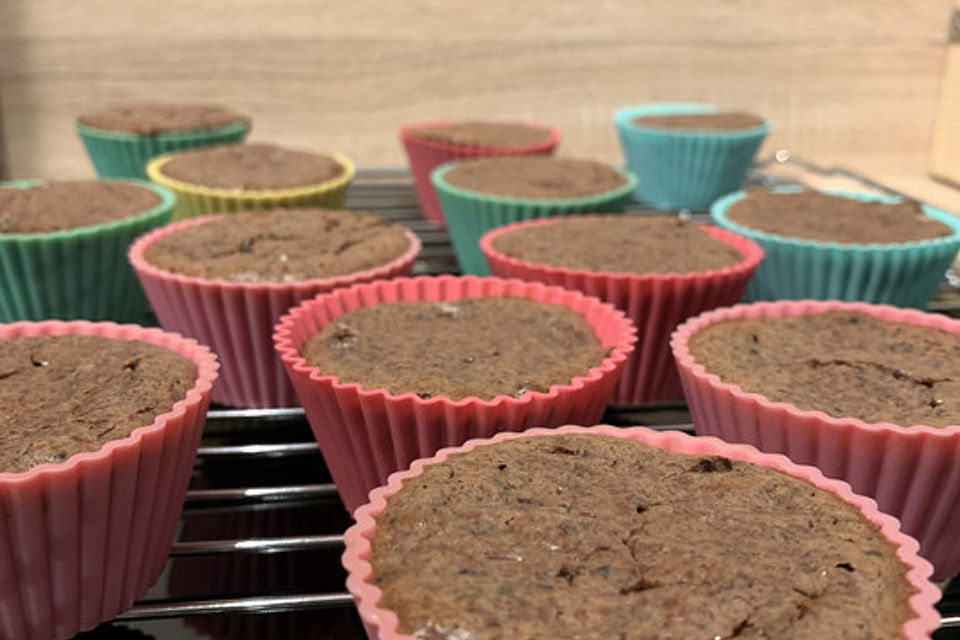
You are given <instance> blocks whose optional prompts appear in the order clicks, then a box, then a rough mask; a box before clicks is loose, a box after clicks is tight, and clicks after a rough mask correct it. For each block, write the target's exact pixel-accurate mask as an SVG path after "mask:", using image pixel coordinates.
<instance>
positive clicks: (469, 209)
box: [431, 162, 637, 276]
mask: <svg viewBox="0 0 960 640" xmlns="http://www.w3.org/2000/svg"><path fill="white" fill-rule="evenodd" d="M455 164H456V163H455V162H448V163H447V164H444V165H441V166H439V167H437V168H436V169H435V170H434V171H433V174H432V175H431V180H432V181H433V186H434V187H435V188H436V190H437V195H439V196H440V204H441V205H442V207H443V214H444V217H445V218H446V221H447V230H448V231H449V232H450V240H451V241H452V243H453V250H454V252H455V253H456V254H457V262H459V263H460V269H461V271H462V272H463V273H464V274H466V275H476V276H488V275H490V267H489V266H488V265H487V259H486V258H485V257H484V256H483V252H482V251H481V250H480V238H481V237H483V235H484V234H485V233H486V232H487V231H490V230H491V229H496V228H497V227H502V226H504V225H508V224H513V223H514V222H520V221H522V220H532V219H534V218H548V217H552V216H565V215H569V214H571V213H622V212H623V210H624V209H625V208H626V206H627V202H629V201H630V198H631V195H632V193H633V191H634V190H635V189H636V188H637V179H636V178H635V177H634V176H633V175H632V174H631V173H629V172H623V175H624V177H625V178H626V180H627V182H626V184H624V185H623V186H621V187H617V188H616V189H611V190H610V191H605V192H603V193H600V194H597V195H593V196H586V197H582V198H565V199H562V200H527V199H523V198H505V197H500V196H493V195H489V194H485V193H480V192H477V191H470V190H467V189H460V188H458V187H455V186H453V185H451V184H449V183H448V182H447V181H446V180H444V176H445V175H446V173H447V172H448V171H449V170H450V169H452V168H453V166H454V165H455Z"/></svg>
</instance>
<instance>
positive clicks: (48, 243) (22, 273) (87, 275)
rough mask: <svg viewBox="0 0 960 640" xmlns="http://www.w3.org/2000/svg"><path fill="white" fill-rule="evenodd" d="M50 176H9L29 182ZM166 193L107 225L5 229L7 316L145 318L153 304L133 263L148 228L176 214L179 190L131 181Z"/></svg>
mask: <svg viewBox="0 0 960 640" xmlns="http://www.w3.org/2000/svg"><path fill="white" fill-rule="evenodd" d="M40 182H42V181H39V180H29V181H18V182H7V183H2V185H3V186H5V187H14V188H23V189H25V188H29V187H31V186H35V185H37V184H39V183H40ZM128 182H133V183H135V184H137V185H138V186H140V187H143V188H145V189H150V190H151V191H153V192H154V193H156V194H157V195H158V196H160V198H161V202H160V204H159V205H157V206H156V207H154V208H153V209H150V210H149V211H146V212H144V213H141V214H138V215H135V216H130V217H127V218H122V219H120V220H115V221H112V222H107V223H104V224H98V225H93V226H89V227H81V228H78V229H69V230H65V231H52V232H49V233H0V322H3V323H7V322H16V321H18V320H50V319H56V320H75V319H84V320H113V321H115V322H137V323H142V322H143V321H144V320H145V319H146V318H148V317H149V316H148V314H149V311H150V305H149V303H148V302H147V299H146V296H145V295H144V294H143V290H142V289H141V288H140V283H139V281H138V280H137V276H136V275H135V274H134V272H133V269H131V268H130V265H129V264H128V262H127V249H128V248H129V246H130V245H131V244H132V243H133V241H134V240H135V239H136V238H137V237H138V236H140V235H142V234H144V233H146V232H147V231H149V230H151V229H155V228H156V227H160V226H163V225H164V224H166V223H168V222H169V221H170V216H171V214H172V212H173V206H174V204H175V203H176V197H175V196H174V195H173V193H171V192H170V191H168V190H167V189H164V188H163V187H158V186H157V185H154V184H151V183H149V182H144V181H140V180H129V181H128Z"/></svg>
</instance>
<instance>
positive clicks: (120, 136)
mask: <svg viewBox="0 0 960 640" xmlns="http://www.w3.org/2000/svg"><path fill="white" fill-rule="evenodd" d="M74 125H75V126H76V129H77V132H78V133H80V134H81V135H89V136H96V137H99V138H108V139H112V140H117V141H123V142H133V141H137V140H142V139H144V138H151V139H154V140H162V141H171V142H177V141H182V140H189V139H192V138H198V137H207V136H210V135H229V134H231V133H242V132H244V131H249V130H250V129H251V128H252V126H253V125H252V122H251V120H250V119H244V120H238V121H236V122H230V123H228V124H225V125H221V126H219V127H207V128H205V129H187V130H185V131H162V132H160V133H133V132H130V131H115V130H112V129H100V128H97V127H91V126H90V125H88V124H83V123H82V122H79V121H77V122H75V123H74Z"/></svg>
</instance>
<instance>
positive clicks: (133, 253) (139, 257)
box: [127, 215, 423, 293]
mask: <svg viewBox="0 0 960 640" xmlns="http://www.w3.org/2000/svg"><path fill="white" fill-rule="evenodd" d="M220 217H222V216H220V215H212V216H200V217H197V218H188V219H186V220H181V221H180V222H174V223H173V224H169V225H166V226H164V227H160V228H159V229H155V230H153V231H150V232H148V233H145V234H144V235H142V236H140V237H139V238H137V240H136V241H135V242H134V243H133V244H132V245H130V249H129V251H128V252H127V257H128V259H129V261H130V264H131V265H132V266H133V267H134V269H135V270H136V271H142V272H144V273H146V274H148V275H150V276H152V277H154V278H161V279H165V280H173V281H175V282H177V283H178V284H180V285H187V286H191V287H198V288H201V289H210V288H216V289H226V290H230V291H244V290H246V291H255V290H256V291H263V290H273V291H280V290H283V291H290V290H293V291H303V292H307V293H309V292H310V291H312V290H314V289H316V288H317V287H325V288H329V289H335V288H339V287H342V286H345V285H347V284H349V283H352V282H355V281H356V279H357V278H363V279H366V280H375V279H379V278H383V277H385V276H386V275H387V274H389V273H391V272H393V271H395V270H396V269H397V268H398V267H399V266H400V265H402V264H405V263H407V262H413V261H414V260H415V259H416V257H417V255H418V254H419V253H420V250H421V249H422V247H423V245H422V243H421V242H420V238H419V237H417V235H416V234H415V233H413V232H412V231H410V230H409V229H407V228H404V229H403V232H404V235H405V236H406V238H407V243H408V246H407V249H406V250H405V251H404V252H403V253H401V254H400V255H399V256H397V257H396V258H393V259H392V260H390V261H389V262H385V263H383V264H380V265H376V266H374V267H370V268H369V269H364V270H362V271H353V272H351V273H344V274H340V275H337V276H330V277H328V278H311V279H308V280H295V281H293V282H272V281H264V282H234V281H232V280H225V279H222V278H203V277H200V276H188V275H185V274H182V273H175V272H173V271H167V270H166V269H161V268H160V267H156V266H154V265H153V264H152V263H150V262H149V261H147V259H146V257H145V254H146V251H147V249H149V248H150V247H151V246H152V245H154V244H156V243H157V242H159V241H161V240H163V239H164V238H166V237H167V236H169V235H172V234H174V233H177V232H179V231H182V230H184V229H188V228H190V227H193V226H196V225H200V224H204V223H206V222H209V221H210V220H214V219H217V218H220Z"/></svg>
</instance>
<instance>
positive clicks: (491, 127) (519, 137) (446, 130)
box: [406, 120, 551, 147]
mask: <svg viewBox="0 0 960 640" xmlns="http://www.w3.org/2000/svg"><path fill="white" fill-rule="evenodd" d="M406 133H407V135H409V136H412V137H414V138H420V139H423V140H432V141H434V142H442V143H446V144H457V145H466V146H471V147H525V146H528V145H533V144H537V143H540V142H545V141H547V140H549V139H550V136H551V132H550V130H549V129H546V128H543V127H532V126H530V125H526V124H520V123H513V122H487V121H482V120H464V121H462V122H457V123H455V124H446V125H431V126H423V127H413V128H410V129H407V130H406Z"/></svg>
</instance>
